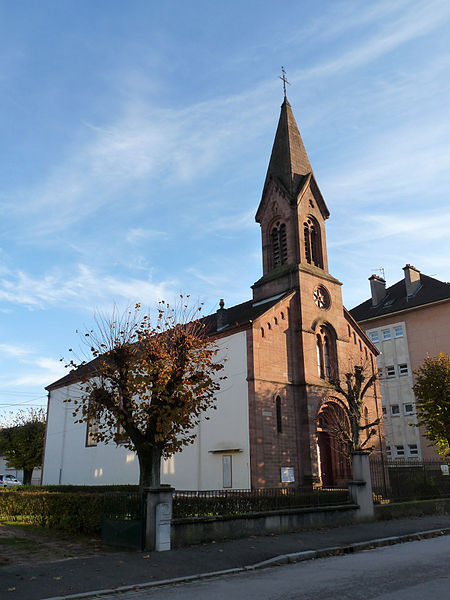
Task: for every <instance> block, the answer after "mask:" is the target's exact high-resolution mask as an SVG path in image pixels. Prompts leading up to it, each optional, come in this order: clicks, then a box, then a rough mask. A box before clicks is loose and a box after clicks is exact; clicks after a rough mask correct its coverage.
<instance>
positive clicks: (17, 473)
mask: <svg viewBox="0 0 450 600" xmlns="http://www.w3.org/2000/svg"><path fill="white" fill-rule="evenodd" d="M0 473H2V474H4V475H13V476H14V477H15V478H16V479H18V480H19V481H21V482H23V471H22V470H21V469H13V468H11V467H8V461H7V460H6V459H5V458H4V457H3V456H0ZM40 483H41V467H35V468H34V469H33V476H32V478H31V485H40Z"/></svg>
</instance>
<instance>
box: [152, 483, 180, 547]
mask: <svg viewBox="0 0 450 600" xmlns="http://www.w3.org/2000/svg"><path fill="white" fill-rule="evenodd" d="M174 491H175V490H174V488H172V487H170V486H169V485H167V486H164V485H162V486H160V487H157V488H146V489H145V500H146V523H145V549H146V550H156V552H164V551H166V550H170V524H171V520H172V502H173V492H174Z"/></svg>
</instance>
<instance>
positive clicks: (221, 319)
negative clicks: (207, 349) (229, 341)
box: [217, 298, 227, 331]
mask: <svg viewBox="0 0 450 600" xmlns="http://www.w3.org/2000/svg"><path fill="white" fill-rule="evenodd" d="M224 306H225V302H224V301H223V298H221V299H220V300H219V307H220V308H219V309H218V310H217V331H219V330H220V329H222V328H223V327H225V325H227V322H226V320H225V313H226V310H225V309H224Z"/></svg>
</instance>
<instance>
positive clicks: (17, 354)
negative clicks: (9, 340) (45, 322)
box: [0, 344, 32, 358]
mask: <svg viewBox="0 0 450 600" xmlns="http://www.w3.org/2000/svg"><path fill="white" fill-rule="evenodd" d="M31 352H32V350H31V348H30V347H29V346H19V345H15V344H0V353H1V354H5V355H6V356H12V357H14V358H23V357H26V356H29V355H30V354H31Z"/></svg>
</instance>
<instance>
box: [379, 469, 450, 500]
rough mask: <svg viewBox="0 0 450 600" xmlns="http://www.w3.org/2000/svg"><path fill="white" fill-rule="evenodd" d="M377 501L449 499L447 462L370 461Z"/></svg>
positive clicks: (449, 487) (449, 488)
mask: <svg viewBox="0 0 450 600" xmlns="http://www.w3.org/2000/svg"><path fill="white" fill-rule="evenodd" d="M370 471H371V476H372V489H373V494H374V499H375V502H379V503H381V502H383V501H386V500H391V501H406V500H425V499H427V498H448V497H450V475H449V474H448V472H449V471H448V462H446V461H444V460H442V461H436V460H432V461H431V460H428V461H420V460H414V459H411V460H406V459H405V460H386V459H385V460H383V459H379V458H371V460H370Z"/></svg>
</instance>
